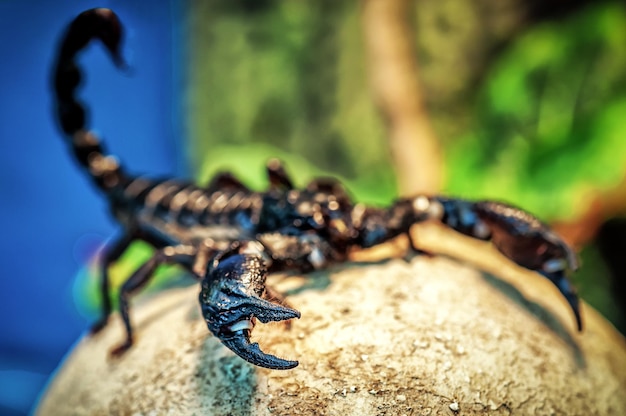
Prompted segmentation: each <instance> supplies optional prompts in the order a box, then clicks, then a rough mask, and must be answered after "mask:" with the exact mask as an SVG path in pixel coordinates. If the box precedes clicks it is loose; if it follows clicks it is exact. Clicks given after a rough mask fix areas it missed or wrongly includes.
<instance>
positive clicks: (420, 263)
mask: <svg viewBox="0 0 626 416" xmlns="http://www.w3.org/2000/svg"><path fill="white" fill-rule="evenodd" d="M424 244H425V245H428V244H427V243H426V242H424ZM457 249H458V248H457ZM470 252H471V251H470ZM496 264H497V266H494V267H495V268H496V269H497V270H498V272H499V273H498V277H494V276H493V275H490V274H486V273H481V272H478V271H476V270H475V269H473V268H470V267H468V266H466V265H464V264H462V263H460V262H457V261H454V260H450V259H447V258H444V257H429V256H420V257H416V258H414V259H413V260H412V261H411V262H410V263H407V262H404V261H401V260H392V261H389V262H386V263H384V264H376V265H368V266H359V265H356V264H349V265H346V266H345V267H342V268H337V269H334V270H331V271H330V272H328V273H326V272H325V273H317V274H315V275H312V276H307V277H301V276H291V277H284V276H274V277H272V282H273V283H274V285H275V287H277V288H279V289H280V290H282V291H286V292H287V293H289V296H288V298H289V302H290V303H291V304H292V305H293V306H294V307H296V308H297V309H299V310H300V311H301V312H302V318H301V319H300V320H297V321H294V322H293V324H292V326H291V328H290V329H288V328H286V327H285V325H283V324H281V323H275V324H269V325H257V327H256V328H255V332H254V334H253V337H254V339H255V340H256V341H258V342H259V343H260V345H261V347H262V348H263V349H265V350H266V351H268V352H271V353H274V354H276V355H279V356H284V357H286V358H295V359H298V360H300V366H298V367H297V368H295V369H293V370H288V371H272V370H266V369H261V368H257V367H255V366H252V365H250V364H248V363H246V362H245V361H243V360H241V359H240V358H238V357H237V356H235V355H234V354H233V353H231V352H230V351H229V350H227V349H226V348H224V347H223V346H222V345H221V344H220V342H219V341H218V340H216V339H215V338H214V337H213V336H212V335H210V334H209V333H208V331H207V329H206V325H205V323H204V321H203V320H202V317H201V316H200V313H199V307H198V303H197V293H198V290H199V288H198V287H197V286H193V287H189V288H184V289H172V290H168V291H166V292H163V293H161V294H159V295H157V296H154V297H151V298H150V299H144V301H143V302H140V303H141V304H140V305H138V306H137V307H135V309H134V310H133V321H134V323H135V326H136V328H137V333H138V337H137V343H136V345H135V346H134V348H132V349H131V350H130V351H129V352H128V353H127V354H126V355H124V356H123V357H122V358H120V359H110V358H109V357H108V350H109V349H110V348H111V347H112V346H114V345H115V344H116V343H118V342H119V341H120V340H121V339H122V325H121V323H120V322H119V319H117V317H115V319H114V320H113V322H112V324H111V325H109V327H108V328H106V329H105V330H104V331H103V332H102V333H101V334H98V335H97V336H95V337H93V338H84V339H82V340H81V341H80V342H79V343H78V345H76V347H75V348H74V350H73V351H72V352H71V354H69V356H68V357H67V359H66V361H65V363H64V364H63V365H62V366H61V367H60V369H59V370H58V373H57V375H56V377H55V378H54V379H53V380H52V381H51V384H50V385H49V387H48V390H47V392H46V393H45V395H44V396H43V398H42V400H41V403H40V405H39V408H38V411H37V412H36V414H38V415H42V416H46V415H193V414H196V415H200V414H216V415H227V414H228V415H248V414H250V415H252V414H254V415H257V414H258V415H298V414H304V415H310V414H319V415H349V414H355V415H401V414H405V415H453V414H462V415H474V414H481V415H483V414H490V415H509V414H516V415H527V414H538V415H550V414H567V415H619V414H626V395H625V394H624V392H625V391H626V342H625V341H624V339H623V337H621V335H619V334H618V333H617V332H616V331H615V330H614V329H613V327H612V326H611V325H610V324H609V323H607V322H606V321H605V320H604V318H602V317H601V316H599V315H598V314H597V312H595V311H594V310H593V309H592V308H590V307H588V306H587V305H583V316H584V321H585V330H584V332H583V333H578V332H577V331H576V329H575V325H574V320H573V317H572V314H571V312H570V311H569V309H568V307H567V304H566V303H565V301H564V300H563V299H562V298H561V297H560V296H559V294H558V292H557V291H556V289H554V288H552V286H551V285H550V284H549V283H548V282H546V281H545V280H544V279H542V278H541V277H539V276H538V275H535V274H532V273H528V272H525V271H522V270H520V269H519V268H509V269H507V268H506V267H504V268H503V267H500V265H499V263H496ZM486 268H487V269H488V268H489V267H486Z"/></svg>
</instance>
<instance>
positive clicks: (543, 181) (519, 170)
mask: <svg viewBox="0 0 626 416" xmlns="http://www.w3.org/2000/svg"><path fill="white" fill-rule="evenodd" d="M625 69H626V9H625V8H624V6H622V5H621V4H617V3H612V4H611V3H609V4H607V3H604V4H598V5H595V6H594V7H590V8H588V9H585V10H583V11H582V12H581V13H579V14H577V15H575V16H572V17H571V18H568V19H567V20H562V21H554V22H550V23H545V24H542V25H540V26H536V27H533V28H531V29H530V30H529V31H528V33H526V34H524V35H523V36H521V37H520V38H519V39H518V40H516V41H515V42H514V43H513V44H512V45H511V46H510V47H509V48H508V49H507V50H506V51H505V52H504V53H503V54H502V55H501V56H500V57H499V59H498V61H497V62H495V64H494V65H493V66H492V69H491V71H490V72H489V73H488V74H487V76H486V78H485V83H484V85H482V87H481V92H480V94H479V96H480V99H479V101H478V104H477V106H476V110H475V114H476V125H477V126H479V127H477V128H476V129H475V130H474V131H472V132H470V133H469V134H468V135H467V136H466V137H463V138H461V139H460V140H459V141H458V142H457V144H455V145H454V147H453V148H452V149H450V151H449V154H448V156H449V157H448V161H449V162H448V163H449V166H450V168H449V170H450V178H449V185H448V187H447V190H448V191H449V192H450V193H453V194H462V195H465V196H469V197H480V198H489V197H491V198H497V199H507V200H509V201H512V202H514V203H517V204H519V205H522V206H524V208H526V209H528V210H530V211H533V212H537V213H540V214H541V216H542V217H543V218H545V219H557V218H558V219H568V218H570V219H571V218H573V217H576V216H578V215H580V214H581V212H583V211H584V209H585V206H586V205H585V190H586V189H591V188H593V189H610V188H612V187H614V186H616V184H618V183H619V182H620V180H621V179H622V178H623V177H624V175H625V174H626V140H625V139H624V137H623V136H624V133H622V131H623V127H622V126H623V120H626V71H625Z"/></svg>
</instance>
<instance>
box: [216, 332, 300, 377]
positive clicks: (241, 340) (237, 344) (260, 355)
mask: <svg viewBox="0 0 626 416" xmlns="http://www.w3.org/2000/svg"><path fill="white" fill-rule="evenodd" d="M235 325H236V324H235ZM220 341H222V344H224V345H225V346H226V347H228V348H229V349H230V350H232V351H233V352H234V353H235V354H237V355H238V356H240V357H241V358H243V359H244V360H246V361H248V362H249V363H252V364H254V365H258V366H259V367H265V368H269V369H272V370H289V369H291V368H294V367H297V366H298V364H299V363H298V361H292V360H285V359H283V358H278V357H276V356H274V355H271V354H267V353H265V352H263V351H261V349H260V348H259V344H258V343H256V342H255V343H251V342H250V329H239V330H237V331H235V332H232V333H231V334H229V335H228V336H226V335H225V336H223V337H221V339H220Z"/></svg>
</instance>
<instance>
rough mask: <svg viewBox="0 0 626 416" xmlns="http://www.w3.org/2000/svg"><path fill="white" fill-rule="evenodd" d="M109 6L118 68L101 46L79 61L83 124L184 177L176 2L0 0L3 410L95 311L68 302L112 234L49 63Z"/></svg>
mask: <svg viewBox="0 0 626 416" xmlns="http://www.w3.org/2000/svg"><path fill="white" fill-rule="evenodd" d="M91 7H110V8H112V9H114V10H115V11H116V12H117V13H118V15H119V16H120V18H121V20H122V22H123V23H124V25H125V27H126V39H125V48H124V55H125V56H126V58H127V61H128V62H129V63H130V65H131V66H132V71H131V73H130V75H129V74H123V73H120V72H119V71H117V70H116V69H115V67H114V66H113V65H112V64H111V63H110V61H109V59H108V55H106V54H105V53H104V52H103V49H102V48H101V47H100V46H99V45H98V46H97V47H95V46H92V47H90V48H89V49H88V50H87V52H86V53H85V54H84V55H83V57H82V58H81V60H80V61H81V63H82V65H83V68H84V70H85V73H86V74H87V76H86V81H87V82H86V85H85V87H84V88H82V90H81V91H80V93H79V94H80V96H81V97H82V98H83V99H84V100H85V101H86V102H87V104H88V106H89V107H90V108H91V109H92V113H91V118H90V120H91V121H90V125H91V126H92V127H94V128H95V129H96V130H97V131H98V132H99V133H100V135H101V136H103V137H104V139H105V141H106V142H107V144H108V148H109V149H111V151H112V153H113V154H115V155H117V156H118V157H119V158H120V159H121V160H122V162H123V163H124V164H125V165H126V166H127V168H128V169H129V170H130V171H132V172H138V173H140V172H147V173H154V174H161V175H164V174H174V175H185V174H186V173H187V172H185V168H184V166H185V163H184V160H183V156H184V155H183V152H182V150H181V149H182V140H181V136H182V134H183V133H184V132H183V129H182V128H181V126H180V124H179V120H180V117H179V116H178V113H177V112H178V111H180V108H181V105H180V101H181V100H180V96H181V95H182V93H181V92H180V91H182V81H183V80H182V79H181V77H180V73H181V72H180V69H179V68H178V66H177V65H178V62H181V55H182V52H181V51H180V48H179V47H178V46H177V45H178V44H180V42H179V39H178V34H179V32H180V24H181V22H182V20H183V19H182V18H181V17H182V16H181V15H182V11H181V10H182V9H181V7H182V6H179V3H178V2H175V1H173V0H159V1H150V2H146V1H128V0H126V1H121V0H119V1H100V2H98V3H96V2H95V1H86V0H80V1H78V0H71V1H68V0H64V1H49V0H48V1H44V0H37V1H32V0H31V1H23V0H9V1H7V0H4V1H0V30H1V31H2V35H1V36H0V56H1V57H2V65H0V83H1V86H0V91H1V95H0V146H1V147H0V222H1V224H0V230H2V238H0V253H1V255H0V271H1V273H2V275H1V277H0V414H2V415H13V414H23V413H25V412H28V410H29V409H30V407H31V405H32V403H33V402H34V400H35V399H36V397H37V394H38V393H39V391H40V389H41V388H42V387H43V386H44V385H45V382H46V380H47V379H48V377H49V375H50V373H51V372H52V371H53V370H54V369H55V367H56V366H57V365H58V363H59V361H60V360H61V359H62V357H63V355H64V354H65V353H66V351H67V350H68V348H70V346H71V345H72V343H74V342H75V340H76V339H77V338H78V337H79V336H80V334H81V333H82V332H83V331H84V330H85V329H86V328H87V327H88V326H89V323H90V322H91V321H92V320H93V319H94V317H84V316H81V314H80V313H79V312H78V310H77V309H76V306H75V303H74V301H73V299H72V283H73V280H74V277H75V275H76V273H77V271H78V270H79V268H80V267H81V266H84V264H85V261H86V258H85V257H86V255H87V253H89V252H90V251H93V248H94V246H95V245H96V244H99V243H102V242H103V241H105V240H106V239H107V238H110V237H111V236H112V235H113V234H114V233H115V229H116V227H115V224H114V223H113V222H112V221H111V219H110V218H109V215H108V212H107V208H106V206H105V204H104V201H103V199H102V198H101V197H100V195H98V193H97V192H96V191H95V189H94V188H92V187H91V185H90V183H89V182H88V181H87V180H86V178H85V176H84V175H82V174H80V172H79V171H78V170H77V167H76V165H75V164H74V161H73V160H71V157H70V154H69V152H68V149H67V148H66V146H65V144H64V143H63V140H62V137H61V135H60V133H59V130H58V129H57V125H56V122H55V120H54V119H53V117H52V108H53V107H52V101H51V94H50V88H49V78H50V67H51V63H52V61H53V57H54V53H55V49H56V46H57V43H58V41H59V37H60V35H61V33H62V32H63V30H64V28H65V25H66V24H67V23H69V21H71V19H72V18H73V17H74V16H76V15H77V14H78V13H80V12H81V11H83V10H86V9H88V8H91Z"/></svg>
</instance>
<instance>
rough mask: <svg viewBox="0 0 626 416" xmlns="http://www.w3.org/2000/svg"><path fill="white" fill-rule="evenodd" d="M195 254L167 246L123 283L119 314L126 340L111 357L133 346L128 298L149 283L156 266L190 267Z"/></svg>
mask: <svg viewBox="0 0 626 416" xmlns="http://www.w3.org/2000/svg"><path fill="white" fill-rule="evenodd" d="M195 254H196V249H195V248H194V247H192V246H187V245H180V246H169V247H165V248H162V249H159V250H157V251H156V252H155V253H154V254H153V255H152V257H151V258H150V259H149V260H148V261H146V262H145V263H144V264H143V265H141V266H140V267H139V268H138V269H137V270H136V271H135V272H134V273H133V274H132V275H131V276H130V277H129V278H128V279H127V280H126V281H125V282H124V284H123V285H122V288H121V289H120V294H119V304H120V314H121V315H122V320H123V321H124V327H125V328H126V340H125V341H124V342H123V343H122V344H120V345H119V346H117V347H115V348H114V349H113V350H112V351H111V355H113V356H119V355H121V354H123V353H124V352H125V351H126V350H128V349H129V348H130V347H131V346H132V345H133V328H132V325H131V323H130V305H129V300H130V297H131V296H132V295H134V294H135V293H137V291H139V290H140V289H141V288H143V287H144V286H145V285H146V284H147V283H148V282H149V281H150V279H151V278H152V277H153V276H154V272H155V271H156V269H157V267H158V266H160V265H162V264H168V263H176V264H182V265H190V264H191V263H192V262H193V258H194V257H195Z"/></svg>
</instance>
